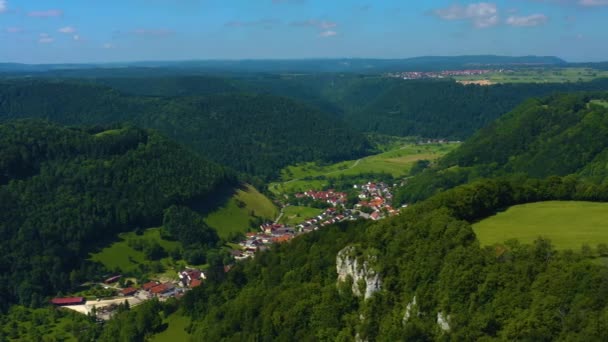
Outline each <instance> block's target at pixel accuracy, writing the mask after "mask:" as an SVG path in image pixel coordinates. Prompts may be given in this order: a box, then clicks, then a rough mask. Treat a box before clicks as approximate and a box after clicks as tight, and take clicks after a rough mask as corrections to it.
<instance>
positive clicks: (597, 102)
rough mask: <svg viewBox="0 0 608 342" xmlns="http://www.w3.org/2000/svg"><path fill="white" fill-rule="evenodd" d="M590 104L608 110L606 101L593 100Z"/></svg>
mask: <svg viewBox="0 0 608 342" xmlns="http://www.w3.org/2000/svg"><path fill="white" fill-rule="evenodd" d="M589 103H592V104H595V105H599V106H602V107H606V108H608V101H605V100H591V101H589Z"/></svg>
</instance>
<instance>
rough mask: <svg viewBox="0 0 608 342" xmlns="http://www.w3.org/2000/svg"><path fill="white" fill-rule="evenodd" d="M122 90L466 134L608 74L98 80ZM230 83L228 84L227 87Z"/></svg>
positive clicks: (418, 131) (373, 126)
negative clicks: (302, 106) (488, 82)
mask: <svg viewBox="0 0 608 342" xmlns="http://www.w3.org/2000/svg"><path fill="white" fill-rule="evenodd" d="M96 82H100V83H102V84H105V85H109V86H111V87H113V88H116V89H119V90H121V91H123V92H126V93H135V94H140V95H141V94H146V95H159V96H196V95H201V94H207V93H222V92H238V91H245V92H249V93H268V94H272V95H277V96H282V97H290V98H294V99H297V100H298V101H301V102H304V103H307V104H309V105H311V106H313V107H316V108H319V109H320V110H322V111H323V112H326V113H329V114H332V115H333V116H335V117H338V118H341V119H343V120H344V121H345V122H346V123H347V124H348V125H350V126H351V127H353V128H355V129H357V130H359V131H361V132H368V133H380V134H388V135H394V136H422V137H427V138H445V139H452V140H464V139H466V138H468V137H470V136H471V135H472V134H473V133H475V132H476V131H477V130H478V129H480V128H482V127H485V126H486V125H488V124H489V123H491V122H492V121H494V120H495V119H496V118H499V117H500V116H502V115H503V114H505V113H507V112H509V111H511V110H513V109H514V108H515V107H516V106H518V105H519V104H521V103H522V102H523V101H524V100H526V99H528V98H531V97H542V96H548V95H550V94H553V93H557V92H573V91H594V90H605V89H607V88H608V79H598V80H595V81H592V82H576V83H562V84H559V83H551V84H532V83H528V84H498V85H493V86H478V85H467V86H464V85H461V84H458V83H456V82H454V81H451V80H408V81H405V80H400V79H394V78H387V77H382V76H374V75H356V74H309V75H266V74H253V75H238V76H235V75H229V74H228V75H225V78H215V79H214V78H210V77H179V76H174V77H171V76H165V77H148V78H146V77H132V78H105V79H99V80H96ZM231 89H232V90H231Z"/></svg>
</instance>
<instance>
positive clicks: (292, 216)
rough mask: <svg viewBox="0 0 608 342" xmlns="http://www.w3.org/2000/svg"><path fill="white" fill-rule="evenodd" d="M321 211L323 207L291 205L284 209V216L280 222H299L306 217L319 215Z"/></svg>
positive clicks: (288, 223) (292, 223) (289, 223)
mask: <svg viewBox="0 0 608 342" xmlns="http://www.w3.org/2000/svg"><path fill="white" fill-rule="evenodd" d="M321 211H322V210H321V209H317V208H310V207H299V206H295V205H290V206H288V207H285V209H283V216H282V217H281V220H280V221H279V222H280V223H284V224H287V225H294V224H299V223H302V221H304V220H305V219H308V218H311V217H315V216H317V215H319V214H320V213H321Z"/></svg>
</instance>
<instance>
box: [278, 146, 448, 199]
mask: <svg viewBox="0 0 608 342" xmlns="http://www.w3.org/2000/svg"><path fill="white" fill-rule="evenodd" d="M458 146H459V144H456V143H449V144H423V145H417V144H411V143H410V144H406V145H401V146H397V147H394V148H393V149H391V150H389V151H386V152H383V153H380V154H376V155H372V156H368V157H365V158H361V159H358V160H348V161H343V162H339V163H335V164H330V165H320V164H318V163H313V162H311V163H304V164H298V165H291V166H288V167H286V168H284V169H283V170H281V180H280V181H279V182H274V183H271V184H270V186H269V189H270V190H271V191H272V192H273V193H275V194H280V193H293V192H298V191H305V190H309V189H321V188H323V187H325V186H326V185H327V181H326V180H323V179H314V178H317V177H327V178H332V177H334V178H338V177H340V176H356V175H359V174H364V173H388V174H390V175H392V176H393V177H404V176H406V175H408V173H409V172H410V169H411V167H412V165H414V163H415V162H416V161H418V160H423V159H426V160H434V159H437V158H439V157H441V156H443V155H445V154H447V153H448V152H450V151H452V150H453V149H455V148H456V147H458Z"/></svg>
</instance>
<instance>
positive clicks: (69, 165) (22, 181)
mask: <svg viewBox="0 0 608 342" xmlns="http://www.w3.org/2000/svg"><path fill="white" fill-rule="evenodd" d="M0 180H1V182H0V310H5V309H6V308H7V307H8V306H9V305H10V304H15V303H19V304H22V305H26V306H34V307H36V306H39V305H42V304H45V301H46V299H47V296H55V295H57V294H58V293H59V292H62V291H66V290H69V289H70V288H72V287H74V286H76V285H78V284H80V283H81V282H82V281H83V280H85V279H87V277H91V276H93V275H98V272H99V270H98V269H97V267H96V266H94V265H93V264H90V263H88V262H85V260H86V259H87V258H88V257H89V256H88V254H89V253H90V252H92V250H93V249H94V248H97V247H100V246H101V245H102V244H103V243H105V242H108V241H111V240H112V239H113V238H115V236H116V234H117V233H119V232H124V231H132V230H134V229H135V227H153V226H159V225H160V224H161V223H162V220H163V211H164V210H165V209H166V208H168V207H170V206H171V205H176V204H177V205H189V204H191V203H194V202H199V201H201V200H203V199H205V198H206V197H207V196H209V194H210V193H211V192H212V191H213V190H214V189H216V188H217V187H219V186H221V185H223V184H227V183H236V182H235V177H234V175H233V174H231V173H229V172H227V171H226V170H224V169H223V168H222V167H220V166H218V165H216V164H214V163H211V162H208V161H205V160H203V159H202V158H200V157H198V156H197V155H195V154H193V153H191V152H188V151H187V150H184V149H183V148H182V147H180V146H179V145H177V144H175V143H173V142H171V141H169V140H167V139H166V138H164V137H162V136H160V135H159V134H157V133H152V132H149V131H144V130H141V129H138V128H134V127H131V126H128V125H126V126H115V127H112V128H111V129H108V130H102V131H99V129H92V130H89V131H87V130H84V129H76V128H63V127H59V126H56V125H53V124H49V123H46V122H41V121H14V122H9V123H4V124H0ZM195 228H196V227H193V228H192V229H195ZM201 229H204V227H201ZM209 236H210V238H211V239H213V236H212V235H209ZM178 237H179V236H178ZM214 242H215V240H214V241H212V242H211V243H214Z"/></svg>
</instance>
